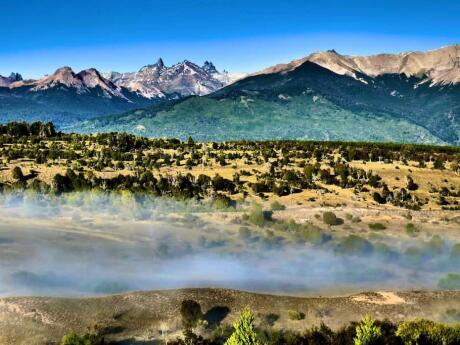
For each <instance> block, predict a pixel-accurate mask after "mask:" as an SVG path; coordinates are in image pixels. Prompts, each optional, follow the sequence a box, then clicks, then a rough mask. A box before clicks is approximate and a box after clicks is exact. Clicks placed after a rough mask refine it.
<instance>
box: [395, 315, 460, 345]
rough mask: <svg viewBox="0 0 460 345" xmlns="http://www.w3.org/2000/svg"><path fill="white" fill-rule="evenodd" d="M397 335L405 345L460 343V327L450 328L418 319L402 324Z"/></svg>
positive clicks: (447, 344) (450, 344) (455, 344)
mask: <svg viewBox="0 0 460 345" xmlns="http://www.w3.org/2000/svg"><path fill="white" fill-rule="evenodd" d="M396 335H397V336H398V337H400V338H401V340H402V341H403V343H404V345H424V344H433V345H434V344H436V345H438V344H439V345H457V344H459V343H460V327H459V326H457V327H449V326H446V325H444V324H439V323H435V322H433V321H429V320H423V319H417V320H413V321H404V322H402V323H401V324H400V325H399V327H398V330H397V331H396Z"/></svg>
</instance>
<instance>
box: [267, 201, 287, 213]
mask: <svg viewBox="0 0 460 345" xmlns="http://www.w3.org/2000/svg"><path fill="white" fill-rule="evenodd" d="M270 208H271V209H272V211H283V210H285V209H286V206H284V205H283V204H280V203H279V202H278V201H273V202H272V204H271V205H270Z"/></svg>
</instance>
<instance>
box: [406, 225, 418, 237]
mask: <svg viewBox="0 0 460 345" xmlns="http://www.w3.org/2000/svg"><path fill="white" fill-rule="evenodd" d="M419 232H420V230H418V229H417V228H416V227H415V225H414V224H413V223H407V224H406V233H407V234H408V235H409V236H410V237H415V236H417V235H418V233H419Z"/></svg>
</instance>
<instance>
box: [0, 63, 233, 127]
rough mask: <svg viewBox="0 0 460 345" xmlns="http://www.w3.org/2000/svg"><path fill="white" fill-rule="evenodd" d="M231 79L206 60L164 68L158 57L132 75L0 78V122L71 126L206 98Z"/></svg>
mask: <svg viewBox="0 0 460 345" xmlns="http://www.w3.org/2000/svg"><path fill="white" fill-rule="evenodd" d="M231 78H232V76H231V75H230V74H229V73H227V72H222V73H220V72H218V71H217V69H216V68H215V66H214V65H213V64H212V63H211V62H208V61H206V62H205V63H204V65H203V66H202V67H200V66H198V65H196V64H194V63H192V62H190V61H187V60H185V61H183V62H181V63H178V64H175V65H173V66H171V67H166V66H165V65H164V63H163V60H162V59H159V60H158V61H157V63H155V64H153V65H147V66H144V67H143V68H141V69H140V70H139V71H138V72H133V73H117V72H111V73H105V74H102V73H100V72H99V71H98V70H96V69H94V68H89V69H85V70H82V71H80V72H78V73H76V72H74V71H73V70H72V69H71V68H70V67H61V68H59V69H57V70H56V71H55V72H54V73H52V74H50V75H46V76H44V77H43V78H41V79H38V80H23V78H22V76H21V75H20V74H17V73H12V74H11V75H10V76H9V77H2V76H0V120H1V121H2V122H5V121H10V120H43V121H55V122H58V123H61V124H70V123H74V122H75V121H80V120H85V119H89V118H92V117H95V116H101V115H102V116H103V115H107V114H113V113H120V112H124V111H127V110H130V109H136V108H142V107H146V106H149V105H154V104H158V103H161V102H167V101H170V100H172V99H178V98H180V97H184V96H188V95H204V94H208V93H211V92H213V91H216V90H218V89H219V88H222V87H223V86H225V85H228V84H229V83H230V82H231V80H232V79H231Z"/></svg>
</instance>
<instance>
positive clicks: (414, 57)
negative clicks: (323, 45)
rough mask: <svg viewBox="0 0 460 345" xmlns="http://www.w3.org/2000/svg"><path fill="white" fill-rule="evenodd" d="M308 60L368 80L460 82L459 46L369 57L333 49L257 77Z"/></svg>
mask: <svg viewBox="0 0 460 345" xmlns="http://www.w3.org/2000/svg"><path fill="white" fill-rule="evenodd" d="M307 61H310V62H313V63H316V64H317V65H320V66H321V67H324V68H326V69H328V70H330V71H332V72H334V73H337V74H340V75H348V76H351V77H355V78H356V76H357V74H365V75H367V76H370V77H377V76H382V75H385V74H404V75H405V76H407V77H411V76H422V75H423V76H425V77H426V78H425V79H424V80H423V81H425V82H429V83H430V84H433V85H449V84H458V83H460V45H451V46H446V47H443V48H440V49H436V50H430V51H426V52H407V53H400V54H377V55H371V56H349V55H341V54H339V53H337V52H336V51H335V50H328V51H325V52H316V53H313V54H310V55H308V56H306V57H304V58H301V59H298V60H293V61H291V62H290V63H287V64H279V65H275V66H271V67H269V68H267V69H264V70H262V71H260V72H258V73H255V74H256V75H257V74H270V73H278V72H287V71H290V70H293V69H295V68H297V67H299V66H300V65H302V64H303V63H305V62H307Z"/></svg>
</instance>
